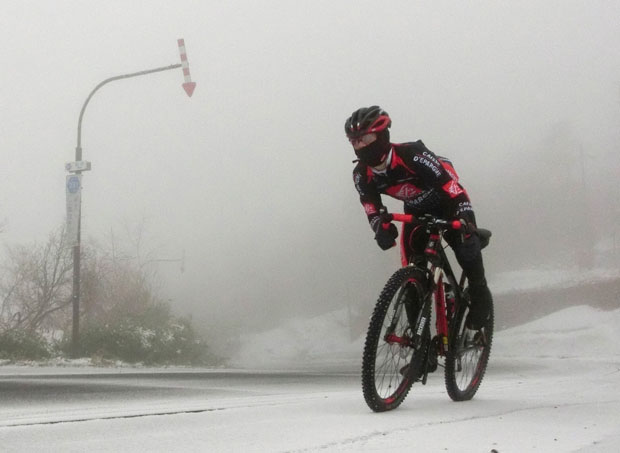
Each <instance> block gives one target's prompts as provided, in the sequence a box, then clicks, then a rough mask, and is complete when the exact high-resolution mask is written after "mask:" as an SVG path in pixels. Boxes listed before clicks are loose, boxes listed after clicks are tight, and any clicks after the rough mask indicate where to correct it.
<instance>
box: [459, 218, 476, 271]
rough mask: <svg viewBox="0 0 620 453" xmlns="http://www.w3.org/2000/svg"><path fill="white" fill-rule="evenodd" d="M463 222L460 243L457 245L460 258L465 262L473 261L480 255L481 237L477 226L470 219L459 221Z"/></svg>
mask: <svg viewBox="0 0 620 453" xmlns="http://www.w3.org/2000/svg"><path fill="white" fill-rule="evenodd" d="M457 220H460V222H461V237H460V243H459V244H458V245H457V247H456V248H457V249H458V253H459V256H460V257H461V258H462V259H463V260H465V261H473V260H475V259H476V258H477V257H478V255H479V254H480V237H479V236H478V230H477V228H476V224H475V223H473V222H471V221H469V220H468V219H462V218H461V219H457Z"/></svg>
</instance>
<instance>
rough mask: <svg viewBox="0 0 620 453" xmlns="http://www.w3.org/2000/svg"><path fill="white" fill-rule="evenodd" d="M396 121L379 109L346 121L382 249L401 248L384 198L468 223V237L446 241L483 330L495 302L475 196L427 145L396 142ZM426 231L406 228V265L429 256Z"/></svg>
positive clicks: (409, 209) (471, 321) (471, 319)
mask: <svg viewBox="0 0 620 453" xmlns="http://www.w3.org/2000/svg"><path fill="white" fill-rule="evenodd" d="M391 124H392V120H391V119H390V116H389V115H388V114H387V112H386V111H385V110H383V109H381V108H380V107H378V106H372V107H363V108H360V109H358V110H356V111H355V112H353V113H352V114H351V116H350V117H349V118H348V119H347V120H346V122H345V125H344V130H345V132H346V135H347V137H348V139H349V141H350V142H351V145H352V146H353V149H354V151H355V154H356V156H357V157H358V159H357V160H356V161H354V162H357V165H356V167H355V169H354V170H353V181H354V183H355V187H356V189H357V191H358V192H359V195H360V201H361V203H362V206H363V207H364V210H365V211H366V215H367V216H368V221H369V223H370V227H371V228H372V230H373V232H374V233H375V240H376V241H377V244H378V245H379V247H381V249H383V250H387V249H390V248H392V247H394V246H395V245H396V241H395V239H396V238H397V237H398V230H397V229H396V226H395V225H394V224H393V223H390V225H389V228H387V229H385V228H383V227H382V222H381V218H380V213H379V210H380V208H382V207H383V204H382V202H381V194H386V195H389V196H391V197H393V198H396V199H398V200H402V201H403V202H404V210H405V213H407V214H413V215H414V216H420V215H423V214H432V215H434V216H437V217H441V218H445V219H448V220H452V219H454V220H462V221H464V222H465V224H466V225H467V226H468V228H467V231H468V233H467V234H460V233H458V232H456V231H447V232H446V233H445V235H444V237H445V239H446V241H447V242H448V244H449V245H450V247H451V248H452V249H453V250H454V254H455V256H456V259H457V261H458V263H459V265H460V266H461V268H462V269H463V271H464V272H465V275H466V276H467V279H468V281H469V294H470V298H471V303H472V307H471V309H470V312H469V315H468V316H467V327H468V328H470V329H472V330H478V329H480V328H481V327H482V326H483V325H484V323H485V321H486V320H487V318H488V316H489V312H490V306H491V303H492V296H491V292H490V291H489V288H488V286H487V281H486V278H485V275H484V265H483V261H482V253H481V252H480V238H479V237H478V235H477V233H476V219H475V216H474V211H473V209H472V206H471V203H470V200H469V196H468V195H467V192H466V191H465V189H464V188H463V186H461V184H460V183H459V180H458V175H457V174H456V171H454V168H453V167H452V164H451V162H450V161H449V160H448V159H446V158H443V157H439V156H436V155H435V154H434V153H433V152H432V151H430V150H429V149H428V148H427V147H426V146H425V145H424V143H422V141H421V140H418V141H416V142H409V143H402V144H396V143H391V142H390V133H389V130H388V129H389V127H390V126H391ZM426 239H427V238H426V237H425V234H424V231H420V229H419V228H417V229H416V225H415V223H410V224H405V225H404V227H403V234H402V236H401V256H402V259H403V265H406V264H407V263H408V262H409V257H411V256H413V257H414V260H415V257H416V256H423V252H424V250H423V248H424V246H425V244H426Z"/></svg>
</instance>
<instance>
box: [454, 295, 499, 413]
mask: <svg viewBox="0 0 620 453" xmlns="http://www.w3.org/2000/svg"><path fill="white" fill-rule="evenodd" d="M467 311H468V310H467V307H463V308H462V309H459V310H458V311H457V314H456V316H455V317H454V319H453V320H452V324H451V326H452V327H451V338H450V347H449V350H448V351H447V353H446V368H445V381H446V390H447V391H448V395H450V398H452V399H453V400H454V401H467V400H470V399H472V398H473V397H474V395H475V394H476V392H477V391H478V387H480V383H481V382H482V378H483V377H484V373H485V372H486V369H487V364H488V362H489V355H490V354H491V343H492V340H493V307H491V316H490V317H489V320H488V321H487V323H486V325H485V326H484V327H483V328H482V329H480V330H469V329H467V328H466V327H465V318H466V317H467Z"/></svg>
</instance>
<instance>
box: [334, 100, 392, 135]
mask: <svg viewBox="0 0 620 453" xmlns="http://www.w3.org/2000/svg"><path fill="white" fill-rule="evenodd" d="M391 125H392V120H391V119H390V115H388V113H387V112H386V111H385V110H383V109H382V108H381V107H379V106H377V105H373V106H372V107H362V108H361V109H358V110H356V111H355V112H353V113H352V114H351V116H350V117H349V118H348V119H347V121H346V122H345V123H344V131H345V133H346V134H347V137H348V138H349V139H351V138H358V137H361V136H362V135H365V134H370V133H372V132H381V131H383V130H385V129H387V128H388V127H390V126H391Z"/></svg>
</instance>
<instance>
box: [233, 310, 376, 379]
mask: <svg viewBox="0 0 620 453" xmlns="http://www.w3.org/2000/svg"><path fill="white" fill-rule="evenodd" d="M363 341H364V339H363V338H361V337H359V338H351V334H350V328H349V317H348V313H347V310H346V309H345V310H339V311H336V312H332V313H328V314H327V315H322V316H317V317H314V318H310V319H306V318H294V319H291V320H289V321H288V322H287V323H286V324H285V325H283V326H282V327H280V328H277V329H274V330H270V331H267V332H262V333H258V334H250V335H243V336H242V337H241V341H240V343H241V348H240V350H239V351H238V353H237V354H236V355H235V356H234V357H233V358H232V359H231V360H230V361H229V362H228V364H229V365H230V366H232V367H238V368H254V369H260V368H281V369H296V370H299V369H307V368H310V367H318V366H321V367H322V368H330V367H343V366H344V367H355V368H356V369H357V368H358V367H359V366H360V365H361V351H362V348H363Z"/></svg>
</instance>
